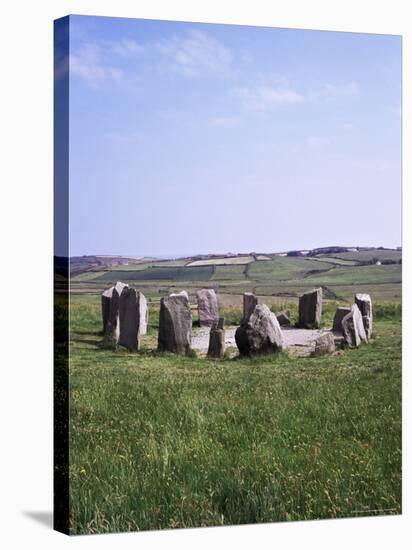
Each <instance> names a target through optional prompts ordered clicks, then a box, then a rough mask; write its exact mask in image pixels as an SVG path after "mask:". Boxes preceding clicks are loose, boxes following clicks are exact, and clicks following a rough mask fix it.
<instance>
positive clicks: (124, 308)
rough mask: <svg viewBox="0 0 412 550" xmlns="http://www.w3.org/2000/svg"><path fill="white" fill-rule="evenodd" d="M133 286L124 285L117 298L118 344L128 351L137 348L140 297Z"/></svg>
mask: <svg viewBox="0 0 412 550" xmlns="http://www.w3.org/2000/svg"><path fill="white" fill-rule="evenodd" d="M141 296H142V294H141V293H140V292H137V291H136V290H135V289H134V288H129V287H125V288H123V290H122V293H121V294H120V300H119V342H118V343H119V345H120V346H123V347H125V348H126V349H128V350H129V351H137V350H138V349H139V329H140V298H141Z"/></svg>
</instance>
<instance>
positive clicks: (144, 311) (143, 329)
mask: <svg viewBox="0 0 412 550" xmlns="http://www.w3.org/2000/svg"><path fill="white" fill-rule="evenodd" d="M139 323H140V324H139V334H140V336H142V335H143V334H147V326H148V324H149V308H148V307H147V300H146V296H145V295H144V294H143V292H139Z"/></svg>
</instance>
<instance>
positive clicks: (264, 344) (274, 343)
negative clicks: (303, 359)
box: [235, 304, 284, 355]
mask: <svg viewBox="0 0 412 550" xmlns="http://www.w3.org/2000/svg"><path fill="white" fill-rule="evenodd" d="M235 340H236V345H237V347H238V348H239V353H240V355H252V354H256V353H274V352H276V351H280V350H282V349H283V347H284V342H283V335H282V330H281V328H280V326H279V322H278V320H277V319H276V315H275V314H274V313H272V312H271V311H270V309H269V308H268V307H267V306H266V305H265V304H262V305H257V306H256V307H255V309H254V310H253V312H252V313H251V314H250V316H249V317H248V318H247V319H243V321H242V323H241V325H240V327H239V328H238V329H237V330H236V333H235Z"/></svg>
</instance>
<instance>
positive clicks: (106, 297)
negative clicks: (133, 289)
mask: <svg viewBox="0 0 412 550" xmlns="http://www.w3.org/2000/svg"><path fill="white" fill-rule="evenodd" d="M125 286H127V285H126V284H125V283H121V282H120V281H117V283H116V284H115V286H111V287H110V288H107V289H106V290H105V291H104V292H103V294H102V320H103V334H104V333H105V332H106V324H107V320H108V319H109V315H110V300H111V298H112V294H113V289H114V288H115V289H116V291H117V293H118V295H119V296H120V294H121V293H122V290H123V288H124V287H125Z"/></svg>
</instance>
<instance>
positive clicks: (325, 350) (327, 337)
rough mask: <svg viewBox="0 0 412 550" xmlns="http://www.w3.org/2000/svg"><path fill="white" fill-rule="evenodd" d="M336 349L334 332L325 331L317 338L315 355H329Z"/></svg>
mask: <svg viewBox="0 0 412 550" xmlns="http://www.w3.org/2000/svg"><path fill="white" fill-rule="evenodd" d="M334 351H335V338H334V337H333V333H332V332H325V333H324V334H321V335H320V336H318V337H317V338H316V340H315V351H314V355H316V356H318V355H327V354H329V353H333V352H334Z"/></svg>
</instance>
